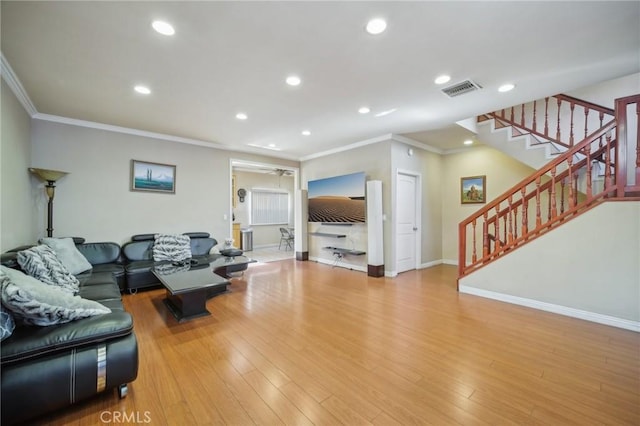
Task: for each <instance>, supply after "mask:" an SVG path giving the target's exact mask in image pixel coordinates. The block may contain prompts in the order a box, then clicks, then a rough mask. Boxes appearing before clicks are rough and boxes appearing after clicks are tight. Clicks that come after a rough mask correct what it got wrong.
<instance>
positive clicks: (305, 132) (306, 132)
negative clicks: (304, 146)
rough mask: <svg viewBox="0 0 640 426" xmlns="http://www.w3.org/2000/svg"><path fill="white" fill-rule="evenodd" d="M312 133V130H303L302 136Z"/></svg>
mask: <svg viewBox="0 0 640 426" xmlns="http://www.w3.org/2000/svg"><path fill="white" fill-rule="evenodd" d="M310 134H311V132H310V131H308V130H303V131H302V136H309V135H310Z"/></svg>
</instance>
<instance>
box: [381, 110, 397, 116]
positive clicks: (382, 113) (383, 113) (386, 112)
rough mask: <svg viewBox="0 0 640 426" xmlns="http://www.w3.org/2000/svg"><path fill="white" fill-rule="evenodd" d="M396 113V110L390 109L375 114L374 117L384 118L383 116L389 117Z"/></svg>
mask: <svg viewBox="0 0 640 426" xmlns="http://www.w3.org/2000/svg"><path fill="white" fill-rule="evenodd" d="M396 111H397V108H391V109H388V110H386V111H382V112H379V113H377V114H376V117H384V116H385V115H389V114H391V113H394V112H396Z"/></svg>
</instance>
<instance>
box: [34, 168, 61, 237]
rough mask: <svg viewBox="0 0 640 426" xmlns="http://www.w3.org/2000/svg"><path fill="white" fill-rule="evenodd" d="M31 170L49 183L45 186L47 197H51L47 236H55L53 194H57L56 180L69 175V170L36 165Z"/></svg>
mask: <svg viewBox="0 0 640 426" xmlns="http://www.w3.org/2000/svg"><path fill="white" fill-rule="evenodd" d="M29 171H30V172H31V173H33V174H34V175H36V176H38V177H39V178H40V179H41V180H43V181H44V182H47V184H46V185H45V186H44V189H45V191H46V192H47V197H48V198H49V203H48V206H47V207H48V210H47V237H52V236H53V196H54V195H55V194H56V181H58V180H59V179H60V178H62V177H64V176H66V175H68V174H69V173H67V172H60V171H57V170H47V169H36V168H34V167H30V168H29Z"/></svg>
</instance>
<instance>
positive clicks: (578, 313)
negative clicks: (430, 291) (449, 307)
mask: <svg viewBox="0 0 640 426" xmlns="http://www.w3.org/2000/svg"><path fill="white" fill-rule="evenodd" d="M459 290H460V293H466V294H472V295H474V296H480V297H485V298H487V299H494V300H499V301H501V302H507V303H513V304H514V305H520V306H526V307H529V308H534V309H539V310H541V311H547V312H553V313H554V314H560V315H565V316H568V317H572V318H579V319H582V320H586V321H591V322H597V323H598V324H604V325H610V326H612V327H618V328H623V329H625V330H631V331H635V332H640V321H632V320H627V319H623V318H617V317H612V316H610V315H604V314H598V313H595V312H589V311H583V310H581V309H575V308H569V307H567V306H561V305H554V304H552V303H547V302H540V301H539V300H533V299H525V298H523V297H518V296H512V295H510V294H504V293H496V292H494V291H489V290H483V289H480V288H475V287H469V286H466V285H460V288H459Z"/></svg>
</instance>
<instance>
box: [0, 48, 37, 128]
mask: <svg viewBox="0 0 640 426" xmlns="http://www.w3.org/2000/svg"><path fill="white" fill-rule="evenodd" d="M0 74H2V78H3V79H4V81H5V82H6V83H7V85H8V86H9V88H10V89H11V91H12V92H13V94H14V95H15V96H16V98H17V99H18V101H19V102H20V104H21V105H22V107H23V108H24V109H25V111H27V114H29V116H31V117H33V116H34V115H35V114H37V113H38V111H37V110H36V107H35V105H33V102H31V99H30V98H29V95H28V94H27V91H26V90H24V86H23V85H22V83H21V82H20V79H19V78H18V76H17V75H16V73H15V72H13V68H11V65H9V61H7V58H5V57H4V54H3V53H2V52H0Z"/></svg>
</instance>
